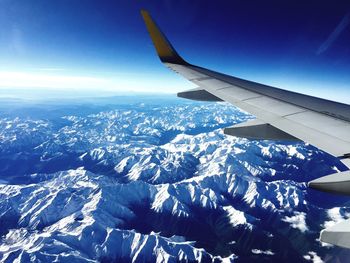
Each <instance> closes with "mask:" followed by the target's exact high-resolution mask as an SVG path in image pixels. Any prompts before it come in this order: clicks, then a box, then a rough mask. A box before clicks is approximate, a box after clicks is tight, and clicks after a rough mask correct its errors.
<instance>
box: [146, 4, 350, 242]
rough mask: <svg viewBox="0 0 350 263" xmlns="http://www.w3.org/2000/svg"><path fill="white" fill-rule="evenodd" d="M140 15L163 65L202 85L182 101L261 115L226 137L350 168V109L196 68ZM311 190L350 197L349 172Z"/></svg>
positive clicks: (320, 182)
mask: <svg viewBox="0 0 350 263" xmlns="http://www.w3.org/2000/svg"><path fill="white" fill-rule="evenodd" d="M141 14H142V16H143V19H144V21H145V24H146V27H147V30H148V32H149V34H150V36H151V39H152V41H153V44H154V46H155V49H156V51H157V54H158V56H159V58H160V60H161V62H162V63H163V64H165V65H166V66H167V67H168V68H169V69H171V70H173V71H175V72H176V73H178V74H180V75H182V76H183V77H185V78H186V79H188V80H189V81H191V82H193V83H194V84H196V85H197V86H198V88H196V89H192V90H190V91H185V92H180V93H178V96H179V97H183V98H188V99H194V100H203V101H227V102H229V103H231V104H233V105H234V106H236V107H238V108H240V109H242V110H244V111H247V112H249V113H251V114H253V115H255V116H256V117H257V120H256V121H255V122H254V123H245V124H240V125H237V126H234V127H231V128H226V129H225V133H226V134H230V135H234V136H237V137H246V138H251V139H270V140H271V139H272V140H273V139H278V140H292V141H295V140H301V141H305V142H308V143H310V144H312V145H314V146H316V147H318V148H320V149H322V150H324V151H326V152H328V153H330V154H332V155H334V156H336V157H338V158H340V160H341V161H342V162H343V164H344V165H345V166H346V167H350V105H347V104H343V103H338V102H334V101H330V100H325V99H321V98H317V97H313V96H308V95H304V94H300V93H296V92H292V91H287V90H283V89H279V88H275V87H270V86H267V85H263V84H260V83H256V82H253V81H249V80H244V79H240V78H237V77H233V76H229V75H226V74H222V73H219V72H215V71H212V70H209V69H206V68H202V67H198V66H195V65H192V64H190V63H188V62H186V61H185V60H184V59H183V58H182V57H181V56H180V55H179V54H178V53H177V52H176V50H175V49H174V47H173V46H172V45H171V43H170V42H169V41H168V39H167V38H166V36H165V35H164V34H163V33H162V32H161V30H160V29H159V27H158V26H157V25H156V23H155V22H154V21H153V19H152V18H151V16H150V15H149V14H148V12H147V11H144V10H143V11H141ZM309 186H310V187H311V188H315V189H318V190H321V191H327V192H332V193H338V194H347V195H350V172H349V171H346V172H342V173H336V174H332V175H328V176H325V177H322V178H319V179H316V180H314V181H311V182H309ZM341 229H342V231H341V232H336V234H335V237H334V236H333V235H332V234H330V233H333V232H334V230H332V229H329V230H328V229H326V230H324V232H323V235H321V239H323V240H324V241H325V242H330V243H332V244H338V245H339V244H340V243H339V242H335V240H336V239H337V237H340V236H341V238H340V239H343V238H344V235H345V234H346V238H348V237H349V236H350V223H349V227H346V228H344V227H342V228H341ZM344 229H346V230H348V231H345V230H344ZM339 233H341V234H339ZM322 237H323V238H322ZM329 237H332V238H329ZM344 244H345V245H344ZM341 245H342V246H345V247H348V248H350V242H348V243H346V242H345V243H344V242H341Z"/></svg>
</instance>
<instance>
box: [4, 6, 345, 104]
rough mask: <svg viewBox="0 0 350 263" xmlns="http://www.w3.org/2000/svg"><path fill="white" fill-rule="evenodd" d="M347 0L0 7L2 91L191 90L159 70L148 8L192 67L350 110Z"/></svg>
mask: <svg viewBox="0 0 350 263" xmlns="http://www.w3.org/2000/svg"><path fill="white" fill-rule="evenodd" d="M341 2H345V1H341ZM341 2H334V1H234V0H227V1H223V0H219V1H207V0H192V1H187V0H176V1H175V0H165V1H157V0H153V1H130V0H118V1H89V0H84V1H76V0H72V1H67V0H61V1H44V0H34V1H19V0H0V24H1V25H2V28H1V30H0V62H1V63H0V87H3V88H11V87H17V88H28V89H33V88H47V89H67V88H69V89H79V90H90V91H96V93H102V92H103V91H109V92H120V91H126V90H135V91H146V92H148V91H149V92H172V93H175V92H178V91H181V90H184V89H186V88H191V87H193V86H192V84H190V83H189V82H187V81H186V80H184V79H182V78H180V77H179V76H178V75H175V74H174V73H172V72H170V71H168V70H167V69H166V68H165V67H164V66H163V65H162V64H161V63H160V62H159V60H158V58H157V57H156V55H155V52H154V49H153V46H152V44H151V41H150V39H149V37H148V34H147V31H146V29H145V26H144V24H143V21H142V18H141V16H140V13H139V10H140V8H145V9H147V10H149V12H150V13H151V14H152V16H153V17H154V19H155V20H156V21H157V23H158V24H159V25H160V26H161V28H162V30H163V31H164V32H165V33H166V35H167V36H168V38H169V40H170V41H171V42H172V43H173V45H174V46H175V47H176V49H177V50H178V52H179V53H180V54H181V55H182V56H183V57H184V58H185V59H186V60H188V61H189V62H191V63H193V64H196V65H200V66H203V67H207V68H211V69H213V70H218V71H221V72H224V73H227V74H231V75H235V76H238V77H242V78H246V79H250V80H254V81H258V82H262V83H265V84H269V85H272V86H278V87H280V88H285V89H291V90H295V91H298V92H303V93H308V94H312V95H316V96H320V97H327V98H330V99H334V100H340V101H343V102H347V103H350V95H349V94H348V93H350V92H348V91H349V86H350V74H349V72H350V26H349V24H350V3H341Z"/></svg>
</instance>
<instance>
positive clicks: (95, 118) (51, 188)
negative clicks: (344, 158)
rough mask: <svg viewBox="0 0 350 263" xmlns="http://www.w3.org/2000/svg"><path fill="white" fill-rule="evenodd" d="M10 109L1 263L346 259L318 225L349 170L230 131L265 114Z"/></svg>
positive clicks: (1, 177) (91, 106) (124, 104)
mask: <svg viewBox="0 0 350 263" xmlns="http://www.w3.org/2000/svg"><path fill="white" fill-rule="evenodd" d="M3 105H6V107H5V106H0V164H1V165H0V200H1V203H0V235H1V239H0V261H1V262H178V261H182V262H251V261H253V260H258V261H259V262H264V261H266V262H280V261H283V262H295V261H297V262H320V261H327V262H346V260H347V258H349V256H350V252H349V251H348V250H346V249H342V248H339V247H335V246H330V245H327V244H324V243H321V242H320V241H319V240H318V237H319V232H320V230H322V229H323V228H324V227H326V226H330V225H332V224H334V223H336V222H339V221H341V220H345V219H347V218H349V217H350V200H349V199H348V198H347V197H343V196H335V195H331V194H327V193H321V192H317V191H315V190H312V189H308V188H307V185H306V183H307V182H308V181H310V180H312V179H315V178H318V177H321V176H323V175H326V174H329V173H333V172H337V171H342V170H344V169H345V167H344V166H343V165H342V164H341V163H340V162H339V161H338V160H337V159H336V158H334V157H332V156H330V155H328V154H327V153H324V152H322V151H320V150H319V149H317V148H315V147H313V146H311V145H308V144H305V143H295V142H294V143H290V142H282V141H277V142H273V141H249V140H247V139H244V138H236V137H231V136H226V135H224V134H223V131H222V128H224V127H228V126H232V125H234V124H236V123H240V122H244V121H247V120H250V119H253V118H254V117H253V116H251V115H248V114H246V113H244V112H242V111H239V110H238V109H236V108H234V107H232V106H230V105H228V104H226V103H202V102H188V101H186V100H181V99H177V98H172V97H170V96H163V97H160V98H154V97H149V96H136V97H125V96H124V97H123V96H120V97H111V98H99V99H91V100H89V99H85V100H81V101H79V102H78V101H69V100H66V101H49V102H48V101H45V102H40V103H39V102H31V101H29V102H17V101H14V102H12V103H10V102H7V103H4V104H3Z"/></svg>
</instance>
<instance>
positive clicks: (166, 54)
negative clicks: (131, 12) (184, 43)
mask: <svg viewBox="0 0 350 263" xmlns="http://www.w3.org/2000/svg"><path fill="white" fill-rule="evenodd" d="M141 15H142V17H143V20H144V21H145V24H146V27H147V30H148V33H149V34H150V36H151V39H152V41H153V44H154V47H155V48H156V51H157V53H158V56H159V58H160V60H161V61H162V62H167V63H174V64H180V65H188V63H187V62H186V61H185V60H184V59H183V58H182V57H180V55H179V54H178V53H177V52H176V50H175V49H174V48H173V46H172V45H171V43H170V42H169V40H168V39H167V38H166V36H165V35H164V34H163V33H162V31H161V30H160V29H159V28H158V26H157V25H156V23H155V22H154V21H153V19H152V17H151V16H150V14H149V13H148V12H147V11H145V10H141Z"/></svg>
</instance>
